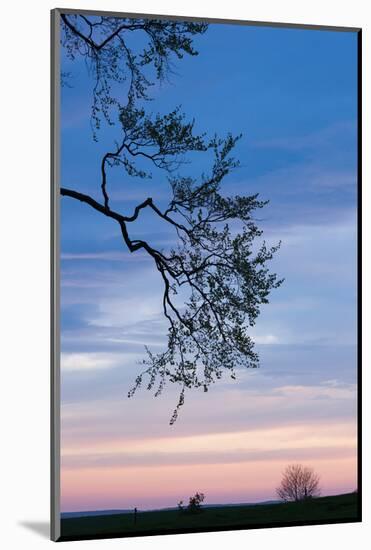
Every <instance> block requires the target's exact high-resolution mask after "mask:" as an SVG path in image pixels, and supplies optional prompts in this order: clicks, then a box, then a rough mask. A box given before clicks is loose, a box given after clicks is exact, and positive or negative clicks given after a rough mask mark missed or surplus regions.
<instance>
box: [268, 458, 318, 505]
mask: <svg viewBox="0 0 371 550" xmlns="http://www.w3.org/2000/svg"><path fill="white" fill-rule="evenodd" d="M276 492H277V495H278V496H279V497H280V499H282V500H284V501H286V502H287V501H295V502H297V501H299V500H305V499H308V498H312V497H316V496H319V495H320V486H319V476H318V475H317V474H316V473H315V472H314V470H313V469H312V468H309V467H307V466H302V465H301V464H291V465H289V466H287V468H286V469H285V471H284V472H283V475H282V481H281V484H280V486H279V487H278V488H277V489H276Z"/></svg>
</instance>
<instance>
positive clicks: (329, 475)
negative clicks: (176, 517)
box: [61, 24, 357, 512]
mask: <svg viewBox="0 0 371 550" xmlns="http://www.w3.org/2000/svg"><path fill="white" fill-rule="evenodd" d="M135 40H137V41H138V42H137V43H136V44H134V46H135V45H138V44H139V43H140V42H139V41H140V38H135ZM194 44H195V47H196V49H197V50H198V51H199V55H198V56H197V57H189V56H188V57H185V58H184V59H182V60H174V65H173V72H172V74H171V75H170V77H169V80H167V81H165V82H163V83H162V84H161V85H156V86H154V88H153V90H152V97H153V101H152V102H151V104H150V109H151V111H153V112H154V113H156V112H157V111H159V112H162V113H164V112H167V111H171V110H173V109H174V108H175V107H176V106H177V105H181V106H182V109H183V110H184V112H185V113H186V114H187V116H188V117H189V118H190V119H192V118H194V119H195V128H196V130H197V131H199V132H207V133H208V134H210V135H214V133H215V132H216V133H218V134H219V135H226V134H227V133H228V132H232V133H234V134H239V133H241V134H242V138H241V139H240V141H239V142H238V144H237V146H236V151H235V156H236V157H237V158H238V159H239V160H240V167H239V168H238V169H236V170H235V171H234V172H233V173H231V174H230V175H228V177H227V178H226V179H225V181H224V182H223V187H222V190H223V193H225V194H226V195H228V194H231V195H233V194H240V195H243V194H254V193H259V197H260V198H261V199H264V200H268V199H269V201H270V202H269V204H268V205H267V206H266V207H265V208H264V210H262V211H260V212H259V218H260V221H259V227H260V228H262V229H263V230H264V238H265V239H266V241H267V242H268V243H269V244H276V243H277V242H278V241H280V240H281V242H282V244H281V248H280V250H279V251H278V252H277V253H276V255H275V257H274V259H273V260H272V262H271V269H272V270H273V271H274V272H276V273H277V274H278V275H279V277H284V278H285V281H284V284H283V285H282V286H281V287H280V288H279V289H277V290H275V291H273V292H272V294H271V297H270V303H269V304H267V305H265V306H263V307H262V309H261V314H260V316H259V318H258V321H257V324H256V326H255V327H254V329H252V330H251V331H250V334H251V335H252V336H253V338H254V341H255V343H256V349H257V351H258V352H259V355H260V367H259V368H258V369H253V370H251V369H239V370H238V372H237V380H235V381H233V380H231V379H228V378H227V377H226V378H224V379H222V380H220V381H218V383H217V384H215V385H214V386H213V387H212V388H210V391H209V392H208V393H204V392H203V391H197V390H191V391H189V392H188V393H187V394H186V399H185V404H184V406H183V407H182V409H181V410H180V414H179V418H178V420H177V422H176V423H175V424H174V425H172V426H170V425H169V419H170V417H171V414H172V411H173V409H174V407H175V405H176V403H177V399H178V393H177V389H176V388H173V387H171V386H167V387H166V388H165V390H164V392H163V394H162V395H161V396H159V397H156V398H155V397H154V396H153V394H152V393H151V392H148V391H147V390H146V389H142V390H140V391H138V393H136V394H135V396H134V397H132V398H131V399H128V397H127V392H128V391H129V389H130V388H131V387H132V385H133V383H134V380H135V377H136V376H137V374H138V373H139V372H140V370H141V366H140V364H139V361H140V360H141V359H143V358H144V357H145V349H144V348H145V346H148V347H149V348H150V349H151V350H152V351H154V352H158V351H161V350H163V349H164V346H165V345H166V335H167V324H166V322H165V320H164V318H163V315H162V313H161V312H162V303H161V296H162V283H161V280H160V279H159V276H158V272H156V270H155V269H154V266H153V263H152V262H151V259H150V258H148V257H147V256H146V254H145V253H143V252H140V251H139V252H137V253H135V254H130V253H129V252H128V250H127V249H125V245H124V243H123V242H122V239H121V238H120V232H119V228H118V227H116V224H115V222H114V221H113V220H109V219H107V218H105V217H104V216H102V215H101V214H99V213H97V212H95V211H93V210H92V209H90V208H89V207H88V206H86V205H83V204H82V203H80V202H78V201H75V200H73V199H70V198H67V197H63V198H61V393H62V402H61V453H62V466H61V510H62V512H67V511H79V510H97V509H112V508H125V509H126V508H134V507H137V508H138V509H150V508H158V507H166V506H176V504H177V502H179V500H185V501H187V500H188V498H189V496H191V495H193V494H194V493H195V492H196V491H201V492H203V493H205V495H206V501H205V502H206V503H209V504H211V503H238V502H255V501H263V500H267V499H274V498H276V493H275V489H276V487H277V486H278V485H279V481H280V477H281V474H282V471H283V469H284V468H285V467H286V466H287V465H288V464H291V463H301V464H303V465H308V466H310V467H313V468H314V469H315V470H316V472H317V473H318V474H319V475H320V478H321V489H322V494H337V493H342V492H347V491H353V490H355V489H356V486H357V471H356V456H357V441H356V432H357V426H356V411H357V401H356V397H357V395H356V394H357V389H356V383H357V380H356V377H357V364H356V230H357V228H356V202H357V187H356V186H357V140H356V137H357V126H356V125H357V88H356V87H357V78H356V70H357V37H356V33H352V32H335V31H315V30H304V29H284V28H268V27H253V26H242V25H241V26H239V25H236V26H235V25H227V24H211V25H210V26H209V28H208V30H207V32H206V33H205V34H204V35H202V36H199V37H197V38H196V39H195V41H194ZM62 70H64V71H66V72H69V73H70V80H69V86H67V87H63V88H62V92H61V93H62V108H61V185H62V186H65V187H69V188H73V189H76V190H79V191H81V192H84V193H90V194H91V195H92V196H94V197H95V198H96V199H97V200H101V198H100V195H99V185H100V162H101V159H102V156H103V155H104V153H105V152H106V151H107V150H110V149H111V148H112V147H114V143H115V139H119V129H118V127H108V126H107V125H106V126H105V125H103V126H102V129H101V131H100V133H99V136H98V137H99V140H98V142H94V140H93V139H92V132H91V127H90V108H91V99H92V96H91V87H92V80H91V76H90V75H89V73H88V71H87V69H86V66H85V65H84V63H83V62H81V61H79V60H76V61H74V62H73V63H72V62H70V61H69V60H67V58H66V57H65V55H64V54H63V52H62ZM208 160H209V159H208V158H205V156H203V155H202V154H200V155H196V156H194V157H192V162H191V163H190V164H189V165H186V166H185V168H184V170H185V171H186V172H187V173H188V174H190V175H194V174H197V173H201V172H202V171H207V169H208ZM108 182H109V184H108V185H109V191H110V196H111V201H112V208H114V209H116V210H118V211H120V212H123V213H131V212H132V211H133V209H134V207H135V205H136V204H138V202H141V201H142V200H143V199H145V198H146V197H148V196H151V197H153V199H154V201H156V203H157V204H158V205H159V206H160V207H162V206H164V205H165V204H166V199H168V198H169V196H170V195H169V188H168V183H167V181H166V177H165V176H164V174H161V173H156V174H154V178H153V179H149V180H141V179H135V178H129V177H128V176H127V175H126V174H125V173H124V172H122V171H120V170H119V169H112V170H111V171H110V173H109V175H108ZM131 231H132V233H131V234H132V238H141V239H148V240H149V242H150V243H151V244H152V245H154V246H156V247H161V248H163V250H168V249H169V247H171V246H172V245H173V244H174V243H175V242H176V235H175V234H174V232H173V231H172V230H171V228H170V229H169V228H168V227H167V226H166V224H164V223H161V222H159V221H158V220H157V219H156V218H155V217H154V216H151V215H150V214H149V213H146V212H145V213H143V215H141V217H140V220H139V221H137V222H135V224H133V227H132V228H131Z"/></svg>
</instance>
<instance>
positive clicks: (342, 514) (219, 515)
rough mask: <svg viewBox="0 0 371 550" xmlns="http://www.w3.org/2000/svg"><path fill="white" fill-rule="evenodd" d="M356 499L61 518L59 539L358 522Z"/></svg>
mask: <svg viewBox="0 0 371 550" xmlns="http://www.w3.org/2000/svg"><path fill="white" fill-rule="evenodd" d="M357 499H358V497H357V494H355V493H351V494H346V495H337V496H331V497H321V498H316V499H313V500H309V501H306V502H297V503H295V502H290V503H282V504H266V505H256V506H244V505H236V506H225V507H223V506H220V507H215V508H214V507H211V508H206V507H205V508H204V509H202V510H201V512H199V513H197V514H189V513H186V512H183V513H180V512H179V511H178V510H156V511H148V512H138V516H137V522H136V524H135V523H134V514H133V513H130V514H112V515H102V516H88V517H79V518H64V519H62V520H61V526H62V527H61V533H62V536H61V539H60V540H68V539H81V538H97V537H115V536H121V537H124V536H139V535H150V534H160V533H161V534H163V533H176V532H182V533H184V532H187V531H208V530H209V531H211V530H225V529H241V528H249V527H250V528H252V527H264V526H274V525H277V526H279V525H290V524H291V523H293V524H300V523H326V522H329V523H331V522H350V521H359V517H358V510H357Z"/></svg>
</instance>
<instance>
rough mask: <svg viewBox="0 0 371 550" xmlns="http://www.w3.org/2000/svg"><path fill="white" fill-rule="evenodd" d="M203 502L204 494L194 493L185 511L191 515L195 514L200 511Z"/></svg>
mask: <svg viewBox="0 0 371 550" xmlns="http://www.w3.org/2000/svg"><path fill="white" fill-rule="evenodd" d="M204 500H205V495H204V493H196V494H195V495H194V496H193V497H190V498H189V504H188V506H187V511H188V512H189V513H191V514H196V513H197V512H200V511H201V503H202V502H203V501H204Z"/></svg>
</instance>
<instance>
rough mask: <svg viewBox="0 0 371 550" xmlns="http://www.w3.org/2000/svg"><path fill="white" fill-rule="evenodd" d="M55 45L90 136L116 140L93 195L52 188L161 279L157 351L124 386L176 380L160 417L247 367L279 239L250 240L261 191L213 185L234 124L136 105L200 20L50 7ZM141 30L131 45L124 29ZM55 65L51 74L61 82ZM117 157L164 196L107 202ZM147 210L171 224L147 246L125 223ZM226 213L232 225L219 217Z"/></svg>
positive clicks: (223, 171)
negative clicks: (164, 239) (87, 106)
mask: <svg viewBox="0 0 371 550" xmlns="http://www.w3.org/2000/svg"><path fill="white" fill-rule="evenodd" d="M61 19H62V35H61V44H62V46H63V47H64V49H65V51H66V52H67V55H68V56H69V58H70V59H71V60H73V59H75V58H77V57H83V58H84V59H85V61H86V63H87V65H88V68H89V71H90V74H91V75H92V78H93V100H92V110H91V126H92V135H93V139H94V140H98V134H99V130H100V128H101V125H102V123H103V122H105V123H106V124H108V126H114V127H115V131H116V133H117V130H118V129H119V134H120V136H121V137H120V140H119V141H117V142H116V144H115V146H112V148H111V150H110V151H107V152H106V153H105V154H104V155H103V156H102V158H101V163H100V178H101V181H100V193H101V196H102V200H101V201H99V200H96V198H94V197H93V196H90V195H86V194H84V193H81V192H80V191H79V190H78V189H71V188H70V187H62V188H61V194H62V196H63V197H68V198H70V199H74V200H78V201H81V202H82V203H83V204H84V205H87V206H89V207H90V208H93V209H94V210H96V211H97V212H99V213H100V214H102V215H103V216H106V217H107V218H110V219H111V220H113V221H114V222H115V223H117V224H118V225H119V227H120V230H121V235H122V239H123V244H124V245H125V246H126V247H127V249H128V250H129V251H130V252H131V253H136V252H137V251H139V250H141V251H144V252H145V253H146V254H148V255H149V257H150V258H151V259H152V261H153V266H154V269H156V270H157V271H158V274H159V277H160V278H161V280H162V282H163V296H162V309H163V314H164V316H165V318H166V319H167V322H168V325H169V329H168V342H167V348H166V349H165V351H163V352H161V353H158V354H153V353H152V352H151V351H150V350H149V349H147V358H146V359H144V360H143V371H142V372H141V374H140V375H139V376H138V377H137V378H136V380H135V384H134V386H133V388H132V389H131V390H130V391H129V393H128V395H129V397H131V396H132V395H133V394H134V393H135V391H136V390H137V389H138V388H139V387H140V386H141V385H142V383H143V381H144V380H146V385H147V389H149V390H151V389H154V391H155V395H156V396H157V395H159V394H160V393H161V392H162V390H163V388H164V386H165V385H166V383H167V382H170V383H175V384H178V385H179V386H180V394H179V400H178V403H177V406H176V408H175V410H174V412H173V415H172V417H171V420H170V424H173V423H174V422H175V420H176V419H177V416H178V410H179V408H180V407H181V406H182V405H183V403H184V396H185V391H186V389H190V388H202V389H203V390H204V391H207V390H208V388H209V386H210V384H212V383H214V382H215V381H216V380H218V379H220V378H221V376H222V374H223V373H229V374H230V376H231V377H232V378H233V379H235V370H236V368H237V367H240V366H242V367H246V368H249V367H252V368H254V367H257V366H258V362H259V357H258V355H257V353H256V351H255V350H254V342H253V340H252V338H251V337H250V336H249V335H248V328H249V327H251V326H253V325H254V324H255V321H256V318H257V317H258V315H259V312H260V305H261V304H265V303H268V297H269V294H270V292H271V290H272V289H275V288H278V287H279V286H280V285H281V283H282V281H283V279H278V278H277V275H276V274H274V273H270V272H269V270H268V267H267V262H268V261H269V260H271V259H272V257H273V255H274V253H275V252H276V251H277V249H278V248H279V246H280V243H278V244H277V246H273V247H267V246H266V244H265V242H263V243H262V244H261V245H260V247H257V245H256V239H257V238H259V237H261V235H262V231H261V230H260V229H259V228H258V226H257V225H256V221H255V217H254V214H255V211H257V210H259V209H261V208H262V207H263V206H264V205H266V204H267V202H268V201H263V200H259V198H258V194H252V195H249V196H225V195H224V194H223V192H222V190H221V184H222V182H223V180H224V178H225V177H226V176H228V174H229V173H230V172H231V171H232V170H233V169H234V168H236V167H237V166H238V164H239V163H238V161H237V160H235V159H234V157H233V156H232V152H233V148H234V147H235V144H236V142H237V141H238V140H239V139H240V138H241V136H240V135H237V136H233V135H232V134H228V135H227V136H226V137H225V138H220V137H218V136H216V135H214V136H212V137H209V138H208V137H207V136H206V134H197V133H196V132H195V129H194V126H195V120H187V119H186V117H185V115H184V114H183V112H182V111H181V107H180V106H177V107H175V108H174V109H173V110H172V111H170V112H168V113H165V114H161V113H157V114H155V115H153V114H149V113H147V112H146V105H147V103H148V101H149V100H150V96H149V91H150V88H151V86H152V85H153V84H154V83H155V82H158V81H162V80H164V79H165V78H168V76H169V74H171V72H172V59H173V58H174V57H175V58H177V59H181V58H182V57H183V56H184V55H185V54H187V55H190V56H195V55H197V53H198V52H197V51H196V50H195V49H194V46H193V39H194V37H195V36H197V35H202V34H204V33H205V32H206V30H207V25H206V24H203V23H192V22H179V21H165V20H157V19H142V18H135V19H134V18H115V17H103V16H102V17H96V16H84V15H62V16H61ZM138 34H139V35H141V39H142V44H143V46H142V48H140V47H139V46H138V44H139V43H140V41H139V40H138V39H137V40H135V41H133V45H131V39H132V37H133V36H134V35H138ZM69 76H70V75H68V74H67V73H65V72H64V73H63V74H62V84H63V85H69V83H68V82H69ZM195 154H203V155H204V156H205V162H206V163H208V164H209V165H210V167H209V170H208V172H206V171H205V172H203V173H202V174H200V175H199V176H198V177H195V176H190V175H189V174H185V173H184V172H183V171H182V169H184V164H185V162H186V157H187V155H192V156H193V155H195ZM117 167H118V168H121V169H122V174H123V178H125V177H126V178H129V177H130V178H153V179H157V178H163V177H164V176H165V177H166V178H167V181H168V184H169V201H168V205H167V207H166V208H160V207H159V205H158V204H156V203H155V201H154V200H153V198H152V197H147V198H146V199H145V200H143V201H142V202H140V203H138V204H137V206H136V207H135V208H134V210H133V211H132V212H118V211H116V210H115V209H113V208H112V206H111V202H110V194H109V177H108V175H109V170H110V169H112V168H117ZM145 209H149V210H151V211H152V213H153V214H154V215H156V216H158V218H159V219H161V220H162V221H163V222H165V223H167V224H168V225H169V226H170V227H172V229H173V230H174V232H175V234H176V235H177V239H178V244H177V246H176V247H173V248H171V249H170V250H167V251H164V250H159V249H157V248H155V247H153V246H152V245H151V243H150V242H149V241H148V240H141V239H133V238H132V237H131V236H130V233H131V231H130V225H131V224H132V223H133V222H135V221H137V220H138V219H140V215H141V212H142V211H143V210H145ZM231 224H232V225H233V228H231Z"/></svg>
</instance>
